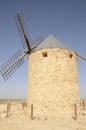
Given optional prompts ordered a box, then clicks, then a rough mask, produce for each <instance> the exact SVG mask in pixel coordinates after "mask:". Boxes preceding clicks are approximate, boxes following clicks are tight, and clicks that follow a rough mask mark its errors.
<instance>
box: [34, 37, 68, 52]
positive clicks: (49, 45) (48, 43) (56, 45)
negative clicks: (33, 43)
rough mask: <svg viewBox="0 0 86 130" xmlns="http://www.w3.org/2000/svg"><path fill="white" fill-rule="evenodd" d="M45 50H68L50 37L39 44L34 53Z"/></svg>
mask: <svg viewBox="0 0 86 130" xmlns="http://www.w3.org/2000/svg"><path fill="white" fill-rule="evenodd" d="M45 48H61V49H66V50H70V49H69V48H68V47H67V46H65V45H64V44H63V43H62V42H61V41H59V40H58V39H56V38H55V37H54V36H52V35H50V36H49V37H48V38H47V39H45V40H44V41H43V42H42V43H40V44H39V45H38V46H37V47H36V48H34V51H36V50H40V49H45Z"/></svg>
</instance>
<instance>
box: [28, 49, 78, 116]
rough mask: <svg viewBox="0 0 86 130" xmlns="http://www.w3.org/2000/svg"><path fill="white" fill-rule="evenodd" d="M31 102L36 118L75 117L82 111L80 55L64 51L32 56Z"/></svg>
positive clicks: (29, 68)
mask: <svg viewBox="0 0 86 130" xmlns="http://www.w3.org/2000/svg"><path fill="white" fill-rule="evenodd" d="M28 71H29V72H28V74H29V80H28V84H29V89H28V94H29V96H28V102H29V104H33V108H34V110H33V111H34V116H35V117H39V118H56V117H59V116H60V117H61V116H74V104H77V106H78V111H79V103H80V97H79V96H80V94H79V88H78V73H77V72H78V71H77V56H76V54H75V53H74V52H72V51H69V50H64V49H59V48H57V49H55V48H53V49H42V50H38V51H35V52H33V53H32V54H30V56H29V66H28Z"/></svg>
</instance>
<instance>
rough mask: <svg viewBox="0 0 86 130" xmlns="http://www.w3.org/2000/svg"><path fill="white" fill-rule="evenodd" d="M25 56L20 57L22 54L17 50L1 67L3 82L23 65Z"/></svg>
mask: <svg viewBox="0 0 86 130" xmlns="http://www.w3.org/2000/svg"><path fill="white" fill-rule="evenodd" d="M25 55H26V54H24V55H23V56H22V52H21V51H20V50H19V51H18V52H16V53H15V54H14V55H13V56H12V57H11V58H10V59H9V60H8V61H7V62H5V63H4V64H3V65H2V66H1V68H0V72H1V75H2V77H3V78H4V80H5V81H6V80H7V79H8V78H9V77H10V76H11V75H12V74H13V73H14V72H15V71H16V70H17V69H18V68H19V67H20V66H21V65H22V64H23V63H24V59H23V57H24V56H25Z"/></svg>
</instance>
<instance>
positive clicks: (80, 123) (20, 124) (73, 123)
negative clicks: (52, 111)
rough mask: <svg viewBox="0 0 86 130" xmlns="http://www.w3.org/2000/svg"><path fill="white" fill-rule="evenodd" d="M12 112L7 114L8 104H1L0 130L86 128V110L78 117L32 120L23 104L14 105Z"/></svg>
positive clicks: (84, 129)
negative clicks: (76, 118) (75, 118)
mask: <svg viewBox="0 0 86 130" xmlns="http://www.w3.org/2000/svg"><path fill="white" fill-rule="evenodd" d="M13 108H14V109H12V112H11V113H10V115H9V116H6V115H7V113H6V105H0V130H86V111H84V112H83V114H81V115H80V117H78V120H74V119H73V118H66V119H65V118H59V119H51V120H50V119H48V120H40V119H37V118H36V119H34V120H31V119H30V118H29V116H28V113H27V109H24V110H23V108H22V107H21V105H20V106H19V105H17V106H16V107H14V106H13Z"/></svg>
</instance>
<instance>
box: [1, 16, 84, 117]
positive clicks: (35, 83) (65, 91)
mask: <svg viewBox="0 0 86 130" xmlns="http://www.w3.org/2000/svg"><path fill="white" fill-rule="evenodd" d="M17 23H18V24H17V25H18V29H19V33H20V34H21V36H22V39H23V41H24V44H23V45H24V49H25V48H27V50H26V51H24V53H23V54H22V53H21V51H18V52H17V53H15V54H14V55H13V56H12V57H11V58H10V59H9V60H8V61H7V62H6V63H5V64H4V65H3V66H1V68H0V73H1V74H2V76H3V78H4V79H5V80H7V79H8V78H9V77H10V76H11V75H12V74H13V73H14V72H15V71H16V70H17V69H18V68H19V67H20V66H21V65H22V64H23V62H24V56H26V55H27V54H28V55H29V57H28V61H29V62H28V63H29V64H28V104H29V105H31V104H33V108H34V109H33V110H34V116H36V117H49V118H50V117H51V118H52V117H57V116H61V115H62V116H66V115H67V116H73V113H74V104H77V106H78V108H79V102H80V94H79V87H78V71H77V56H79V57H80V58H82V59H84V60H86V59H85V58H84V57H82V56H80V55H79V54H77V53H76V52H74V51H72V50H70V49H69V48H68V47H66V46H65V45H64V44H63V43H61V42H60V41H59V40H57V39H56V38H54V37H53V36H52V35H50V36H49V37H48V38H47V39H45V40H43V39H42V38H41V39H40V38H38V40H36V44H35V45H34V46H32V47H31V46H30V44H31V41H29V40H28V37H27V34H26V31H25V29H24V26H23V23H22V20H21V17H20V15H19V14H17Z"/></svg>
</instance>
